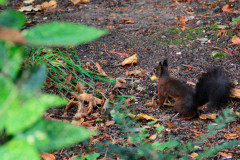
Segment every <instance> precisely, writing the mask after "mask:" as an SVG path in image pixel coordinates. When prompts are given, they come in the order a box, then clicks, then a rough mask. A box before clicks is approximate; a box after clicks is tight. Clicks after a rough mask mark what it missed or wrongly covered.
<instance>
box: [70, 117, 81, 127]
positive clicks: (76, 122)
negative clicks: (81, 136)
mask: <svg viewBox="0 0 240 160" xmlns="http://www.w3.org/2000/svg"><path fill="white" fill-rule="evenodd" d="M83 122H84V118H80V119H79V120H78V121H76V120H72V122H71V123H72V124H75V125H78V126H80V125H82V123H83Z"/></svg>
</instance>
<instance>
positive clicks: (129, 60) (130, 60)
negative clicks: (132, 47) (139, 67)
mask: <svg viewBox="0 0 240 160" xmlns="http://www.w3.org/2000/svg"><path fill="white" fill-rule="evenodd" d="M133 63H137V54H134V55H132V56H131V57H128V58H126V59H125V60H124V61H123V62H122V66H125V65H126V64H133Z"/></svg>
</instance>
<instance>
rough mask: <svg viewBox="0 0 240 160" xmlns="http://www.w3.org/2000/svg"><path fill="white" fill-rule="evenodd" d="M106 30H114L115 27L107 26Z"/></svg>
mask: <svg viewBox="0 0 240 160" xmlns="http://www.w3.org/2000/svg"><path fill="white" fill-rule="evenodd" d="M105 28H107V29H111V30H113V29H114V28H113V26H106V27H105Z"/></svg>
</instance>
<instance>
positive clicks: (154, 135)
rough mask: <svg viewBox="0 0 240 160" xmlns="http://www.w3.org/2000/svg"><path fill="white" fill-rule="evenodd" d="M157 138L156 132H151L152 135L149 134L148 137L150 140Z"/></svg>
mask: <svg viewBox="0 0 240 160" xmlns="http://www.w3.org/2000/svg"><path fill="white" fill-rule="evenodd" d="M156 138H157V135H156V134H153V135H151V136H150V137H149V139H151V140H155V139H156Z"/></svg>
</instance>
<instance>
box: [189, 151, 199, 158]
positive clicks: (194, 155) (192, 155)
mask: <svg viewBox="0 0 240 160" xmlns="http://www.w3.org/2000/svg"><path fill="white" fill-rule="evenodd" d="M197 156H198V154H197V153H195V152H193V153H191V154H190V157H192V158H196V157H197Z"/></svg>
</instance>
